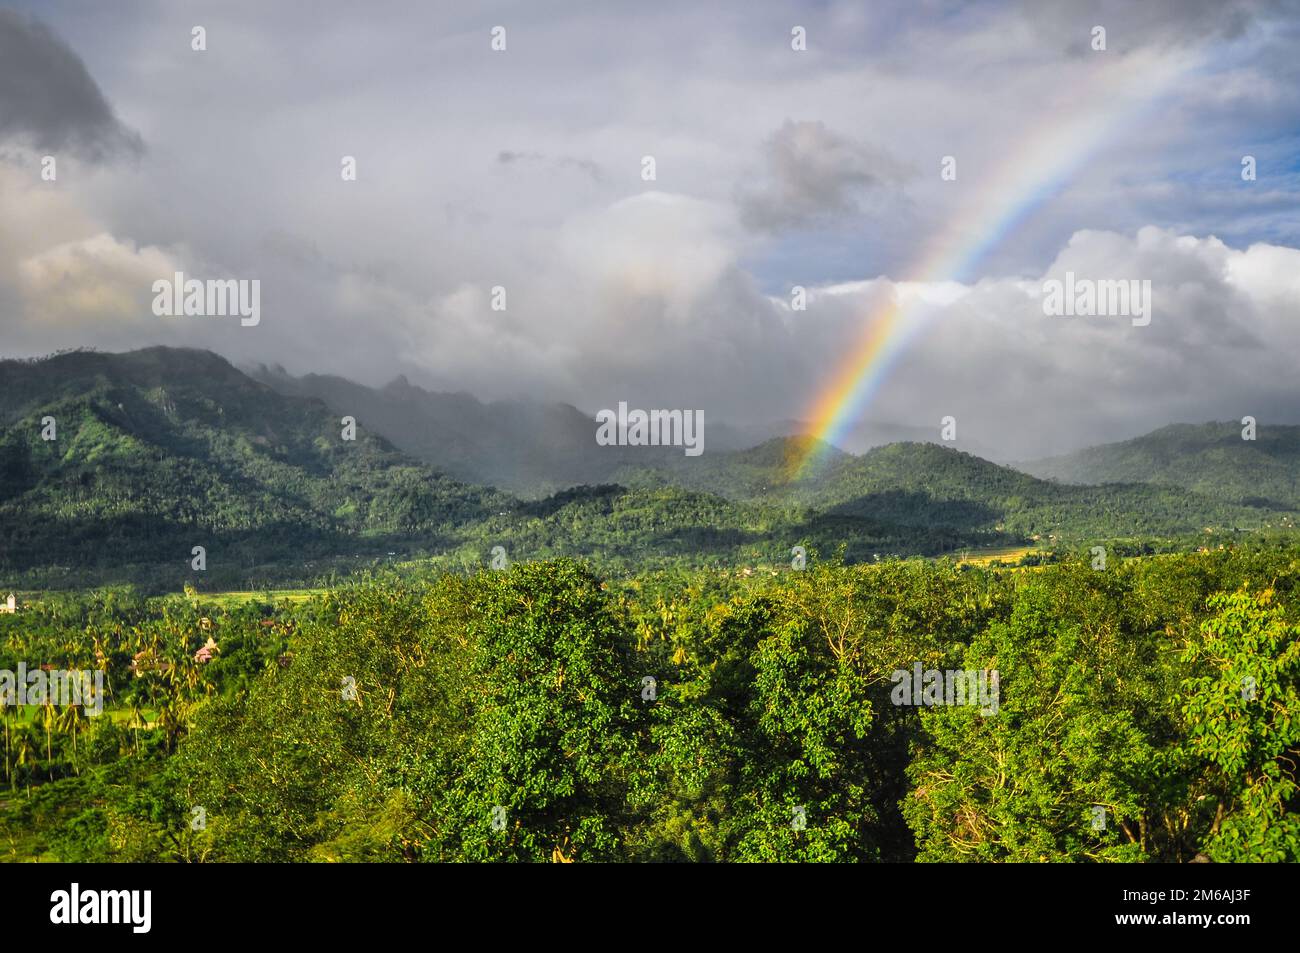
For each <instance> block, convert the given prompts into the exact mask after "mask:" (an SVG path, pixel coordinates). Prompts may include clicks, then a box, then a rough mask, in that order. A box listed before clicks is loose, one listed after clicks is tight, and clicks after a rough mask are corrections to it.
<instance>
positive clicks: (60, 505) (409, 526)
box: [0, 348, 1300, 584]
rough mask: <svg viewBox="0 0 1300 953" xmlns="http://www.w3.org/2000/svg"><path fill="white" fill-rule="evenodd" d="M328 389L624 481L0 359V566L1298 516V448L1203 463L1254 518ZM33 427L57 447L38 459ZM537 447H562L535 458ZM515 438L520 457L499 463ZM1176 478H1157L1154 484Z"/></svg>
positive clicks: (258, 566)
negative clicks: (480, 471)
mask: <svg viewBox="0 0 1300 953" xmlns="http://www.w3.org/2000/svg"><path fill="white" fill-rule="evenodd" d="M322 381H324V383H322ZM326 384H328V387H329V389H330V391H331V393H334V394H336V395H342V396H341V398H340V399H346V400H348V401H349V402H352V403H355V404H358V405H360V406H363V407H366V408H367V413H373V414H377V415H381V416H382V414H383V413H388V412H398V411H401V412H408V413H410V414H411V416H410V417H409V418H407V419H404V421H403V426H406V427H409V428H411V432H420V433H422V434H423V437H424V443H423V444H422V446H424V447H425V448H428V450H429V452H430V453H431V454H437V455H438V456H439V457H441V458H444V459H454V457H453V455H452V454H451V453H450V452H449V451H448V449H447V448H449V447H451V448H457V449H458V450H459V451H461V452H463V453H464V455H465V456H464V459H466V460H470V461H472V464H473V465H474V466H481V467H486V466H499V465H501V461H503V460H505V461H511V465H517V466H520V467H522V465H523V464H527V466H528V468H529V469H528V471H527V472H528V473H529V475H530V478H534V479H537V480H539V481H550V482H552V483H558V482H560V481H561V480H562V479H564V478H566V477H567V476H568V475H569V474H570V473H572V472H573V471H574V470H575V469H580V468H581V467H583V466H589V465H590V466H596V467H598V468H600V469H601V471H602V472H604V473H609V474H612V475H613V476H616V477H617V479H618V482H619V483H620V484H622V485H583V486H577V487H574V488H571V489H566V490H563V491H561V492H559V493H556V494H554V495H551V496H548V497H546V498H543V499H537V500H532V501H528V500H522V499H519V498H518V497H516V496H513V495H511V494H508V493H505V492H502V491H500V490H496V489H492V488H490V487H483V486H476V485H473V484H469V483H466V482H463V481H459V480H456V479H453V478H452V477H450V476H448V475H447V474H446V473H444V472H443V471H442V470H441V469H439V468H438V467H435V466H431V465H430V464H429V463H428V462H425V461H422V460H418V459H416V458H415V456H414V455H413V454H408V453H404V452H402V451H401V450H399V449H398V448H397V447H395V446H393V445H392V444H391V443H390V442H389V441H388V440H387V439H386V438H385V437H384V436H382V435H380V434H375V433H372V432H370V430H369V429H368V428H367V427H366V426H364V424H363V425H362V426H360V427H358V429H357V434H356V439H355V440H354V441H349V440H345V439H343V434H342V428H341V423H340V418H339V415H338V414H337V412H336V410H334V409H333V408H331V407H329V406H327V404H326V403H325V402H324V401H322V400H320V399H317V398H314V397H302V396H295V395H290V394H284V393H281V392H279V391H278V390H276V389H274V388H272V387H270V386H268V385H267V384H265V383H262V382H260V381H257V380H254V379H253V378H252V377H250V376H248V375H247V374H244V373H242V372H240V371H238V370H236V369H235V368H234V367H233V366H231V365H230V364H229V363H228V362H227V361H225V360H224V359H222V358H220V357H218V356H216V355H214V354H211V353H209V352H204V351H195V350H178V349H168V348H149V349H145V350H141V351H133V352H129V353H125V354H101V353H94V352H84V351H82V352H71V353H64V354H59V355H55V356H53V357H50V358H46V359H43V360H38V361H3V362H0V570H3V571H5V572H6V573H11V574H12V573H27V574H31V573H36V572H39V573H40V575H39V579H40V580H41V581H42V582H43V583H44V584H58V582H59V580H60V579H66V580H69V581H73V580H76V579H81V580H85V579H88V578H94V579H99V578H123V577H130V576H131V573H130V572H128V571H127V567H129V566H132V565H136V566H161V567H170V568H167V569H166V570H165V572H162V573H161V575H158V574H155V575H154V576H153V577H152V578H161V579H166V580H169V583H168V584H175V582H176V581H178V580H179V579H188V580H191V581H201V580H204V579H206V580H216V579H217V578H218V577H220V578H221V579H222V580H224V581H225V583H226V584H230V583H231V582H237V581H239V580H240V579H244V578H246V577H254V576H256V573H257V571H261V570H265V568H266V567H267V566H274V567H280V568H281V570H282V571H283V572H286V573H290V574H291V575H294V576H295V578H302V577H303V576H304V574H309V573H310V572H311V571H312V570H311V569H310V567H311V566H312V565H316V564H318V563H319V561H322V560H332V559H343V560H349V559H351V560H358V559H359V560H362V561H365V560H368V559H373V558H376V557H378V558H381V559H382V558H385V557H386V556H387V554H388V553H393V554H394V555H396V556H397V557H399V558H410V557H427V558H435V559H438V558H441V559H444V560H447V559H449V560H451V561H452V563H453V564H457V565H467V564H481V563H482V561H483V560H485V559H486V558H487V556H488V553H489V551H490V550H491V549H492V547H493V546H497V545H500V546H502V547H503V548H504V549H505V551H506V552H507V553H508V554H509V558H510V559H512V560H513V559H533V558H541V557H544V556H548V555H558V554H569V555H578V556H583V557H586V558H590V559H593V560H595V561H597V562H602V563H605V564H608V565H615V566H638V567H644V566H647V565H663V564H668V563H675V562H686V563H690V564H713V565H719V566H736V565H738V564H742V563H745V562H754V561H758V562H768V563H770V562H780V561H782V560H788V558H789V555H788V554H789V551H790V548H791V547H792V546H794V545H804V546H806V547H808V548H809V549H811V550H814V551H818V552H822V553H825V554H830V553H833V552H835V551H837V550H839V549H841V548H843V550H844V552H845V555H846V557H847V558H849V559H851V560H853V559H870V558H874V557H875V556H876V555H880V554H885V555H887V554H890V553H897V554H901V555H908V554H921V555H937V554H940V553H945V552H952V551H954V550H958V549H961V548H966V547H972V546H985V545H995V544H996V545H1008V544H1013V543H1022V542H1027V541H1033V540H1034V539H1038V540H1039V541H1040V542H1041V543H1043V544H1049V543H1051V544H1052V545H1074V544H1077V543H1079V542H1080V541H1084V540H1089V539H1112V538H1123V537H1131V536H1135V535H1145V536H1149V537H1165V538H1172V537H1176V536H1187V535H1189V534H1200V533H1203V532H1205V530H1206V529H1211V530H1214V531H1216V532H1220V533H1222V532H1231V531H1233V530H1234V529H1238V528H1240V529H1243V530H1247V529H1270V528H1272V529H1277V528H1281V527H1286V526H1289V525H1290V523H1291V520H1292V518H1293V515H1294V514H1293V512H1292V509H1291V508H1288V507H1287V506H1285V505H1284V504H1285V502H1286V496H1285V494H1284V493H1283V492H1282V491H1283V490H1284V489H1286V487H1284V486H1283V484H1282V483H1281V482H1279V481H1281V480H1282V479H1283V476H1282V474H1283V473H1284V470H1279V469H1277V467H1278V466H1279V465H1280V466H1283V467H1284V466H1285V464H1284V463H1283V464H1279V463H1278V461H1279V460H1286V459H1291V457H1290V456H1288V455H1291V454H1294V453H1295V447H1296V445H1297V443H1300V435H1298V434H1297V432H1296V430H1295V429H1294V428H1293V429H1291V430H1287V431H1281V432H1279V433H1277V434H1276V439H1270V441H1269V442H1267V443H1265V444H1264V447H1265V448H1266V449H1267V450H1268V452H1267V453H1265V454H1264V455H1263V456H1260V455H1259V454H1251V453H1244V454H1241V455H1240V456H1236V457H1234V456H1230V455H1224V456H1221V457H1214V456H1211V459H1214V460H1218V462H1219V465H1220V466H1222V467H1228V466H1230V465H1231V466H1236V467H1237V468H1238V472H1237V473H1236V476H1235V477H1234V479H1236V480H1237V481H1238V483H1239V484H1240V485H1241V486H1249V485H1250V473H1251V470H1252V468H1258V469H1260V472H1261V473H1263V474H1264V477H1261V479H1260V480H1259V481H1256V482H1257V483H1258V484H1259V486H1260V487H1261V488H1264V489H1267V490H1268V492H1269V493H1270V494H1271V495H1270V496H1269V497H1268V498H1266V499H1263V500H1254V499H1237V498H1233V495H1232V494H1211V493H1200V492H1194V491H1193V490H1192V489H1187V488H1183V487H1179V486H1172V485H1159V484H1158V483H1157V485H1152V483H1151V482H1147V481H1138V480H1136V479H1134V480H1132V481H1131V482H1128V483H1121V484H1107V485H1105V486H1070V485H1065V484H1060V483H1054V482H1049V481H1045V480H1042V479H1038V478H1036V477H1033V476H1030V475H1028V474H1025V473H1021V472H1019V471H1016V470H1013V469H1010V468H1007V467H1003V466H999V465H996V464H993V463H990V462H989V461H986V460H982V459H980V458H978V457H975V456H972V455H970V454H966V453H962V452H960V451H956V450H953V449H951V448H948V447H943V446H938V445H935V444H924V443H898V444H891V445H888V446H885V447H880V448H877V449H875V450H872V451H869V452H868V453H866V454H863V455H861V456H855V455H852V454H847V453H844V452H842V451H838V450H836V449H834V448H825V447H822V448H819V449H820V450H821V451H822V452H821V453H820V454H819V463H818V465H816V466H813V467H810V468H808V469H807V470H806V471H800V470H798V469H797V468H796V467H795V466H794V465H793V464H794V463H796V462H797V461H799V460H802V459H803V458H804V456H805V454H806V451H807V450H808V439H809V438H777V439H773V440H768V441H766V442H764V443H762V444H759V445H758V446H755V447H751V448H747V449H744V450H718V449H712V448H710V449H708V450H706V452H705V453H704V454H703V455H702V456H700V457H698V458H687V457H685V456H684V455H682V454H681V452H680V449H679V448H670V449H673V450H674V452H672V453H666V454H665V453H653V452H647V453H644V454H639V453H638V451H643V450H644V451H653V450H655V449H656V448H614V447H598V446H596V445H595V443H594V439H593V430H592V425H591V422H590V421H587V420H586V419H585V418H583V417H581V415H579V414H578V412H577V411H574V410H573V409H572V408H568V409H563V408H560V409H555V408H545V409H540V410H538V409H530V408H528V407H523V406H520V405H482V404H478V403H477V402H475V401H472V400H471V399H469V398H465V397H463V396H457V395H436V394H428V393H427V392H423V391H419V390H418V389H416V388H409V387H403V386H401V385H398V386H395V387H393V388H389V389H386V391H385V392H371V391H369V389H366V388H358V387H357V385H353V384H351V383H350V382H347V381H343V380H340V379H317V380H315V381H313V386H317V387H322V388H323V387H325V386H326ZM367 401H373V402H374V403H373V405H372V404H369V403H367ZM461 409H463V410H464V411H465V413H464V414H460V413H458V412H459V411H460V410H461ZM439 414H441V415H444V416H443V418H441V419H440V418H439V417H438V415H439ZM530 414H531V415H533V416H530ZM358 416H360V411H359V412H358ZM48 418H53V421H54V426H55V430H54V432H53V433H54V436H55V439H52V440H47V439H44V434H45V433H47V432H50V431H49V430H48V424H49V421H48ZM530 423H535V424H536V428H535V429H534V430H533V431H532V432H529V426H530ZM579 425H581V426H579ZM1161 433H1162V434H1163V433H1164V432H1163V431H1162V432H1161ZM552 434H554V435H557V439H560V440H564V441H567V443H560V444H559V445H557V446H554V447H551V446H547V445H546V440H547V439H549V438H550V436H551V435H552ZM1153 436H1159V435H1153ZM525 438H527V440H526V443H523V444H522V446H524V447H525V448H526V449H527V451H528V452H527V453H522V452H521V451H520V450H519V449H518V447H511V446H508V445H509V444H510V442H511V441H522V440H524V439H525ZM1161 439H1164V438H1161ZM1205 439H1209V437H1208V436H1207V437H1206V438H1205ZM1215 439H1217V438H1215ZM1202 442H1204V441H1202ZM584 444H585V446H584ZM1177 446H1179V447H1196V446H1200V444H1199V443H1197V442H1196V441H1192V442H1190V443H1189V442H1187V441H1183V442H1181V443H1178V444H1177ZM569 447H572V448H576V450H575V451H574V452H575V455H578V456H579V457H580V462H579V464H578V465H577V466H575V465H574V464H573V463H572V461H569V460H568V459H567V457H566V454H567V453H568V450H566V448H569ZM1103 449H1104V448H1103ZM602 453H608V455H609V458H610V459H609V462H608V463H605V462H603V461H601V460H600V457H599V454H602ZM517 461H522V463H518V462H517ZM1234 461H1235V462H1234ZM552 462H555V463H556V464H557V466H556V468H555V469H554V470H549V469H547V467H548V465H549V464H550V463H552ZM1177 470H1178V465H1177V463H1176V461H1170V462H1169V469H1168V472H1169V473H1175V472H1177ZM517 472H520V471H517ZM1132 473H1133V476H1135V477H1137V476H1141V474H1140V473H1138V472H1137V471H1136V470H1135V471H1132ZM1269 474H1272V476H1271V477H1270V476H1269ZM1214 479H1218V478H1217V477H1216V478H1214ZM1193 482H1195V481H1193ZM196 545H201V546H204V547H205V549H206V550H207V553H208V559H209V562H210V569H209V572H210V573H211V574H210V575H208V576H206V577H205V576H202V575H201V574H197V573H194V572H192V571H190V559H191V550H192V547H194V546H196ZM58 567H62V568H58ZM241 574H242V575H241ZM28 578H37V577H32V576H30V575H29V576H28Z"/></svg>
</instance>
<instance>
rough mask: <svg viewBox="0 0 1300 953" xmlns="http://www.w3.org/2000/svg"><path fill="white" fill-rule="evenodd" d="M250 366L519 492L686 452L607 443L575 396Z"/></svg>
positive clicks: (479, 478) (429, 458)
mask: <svg viewBox="0 0 1300 953" xmlns="http://www.w3.org/2000/svg"><path fill="white" fill-rule="evenodd" d="M247 373H248V375H249V376H250V377H252V378H253V379H255V380H257V381H260V382H261V383H263V384H266V385H267V386H269V387H271V388H273V389H274V390H276V391H277V392H279V393H281V394H285V395H288V396H294V397H308V398H316V399H319V400H321V401H323V402H324V403H325V404H326V406H328V407H329V408H330V409H331V410H332V411H333V412H334V413H335V414H336V415H338V416H340V417H341V416H343V415H350V416H353V417H355V418H356V419H357V421H358V422H359V423H360V424H361V425H362V426H363V427H365V428H366V429H367V430H370V431H371V432H373V433H376V434H379V435H380V436H382V437H384V438H385V439H387V440H389V441H390V442H392V444H393V445H394V446H395V447H397V448H398V449H400V450H402V451H403V452H404V453H407V454H410V455H411V456H413V457H417V458H419V459H420V460H423V461H424V462H426V463H429V464H431V465H433V466H435V467H437V468H439V469H440V470H443V471H445V472H446V473H448V474H449V475H451V476H453V477H455V478H456V479H459V480H464V481H466V482H470V483H479V484H485V485H491V486H497V487H500V488H502V489H504V490H507V491H509V492H511V493H514V494H517V495H519V496H525V497H533V498H537V497H543V496H546V495H548V494H551V493H555V492H557V491H560V490H566V489H569V488H570V487H574V486H582V485H597V484H604V483H611V482H616V481H618V480H619V479H620V477H621V476H623V475H625V474H627V473H629V472H631V471H634V470H637V469H640V468H643V467H646V466H652V467H657V466H670V465H672V464H673V463H674V462H676V461H678V460H680V459H681V458H682V456H683V454H682V451H681V449H680V448H671V447H602V446H599V445H597V443H596V423H595V414H594V413H585V412H583V411H581V410H579V409H578V408H576V407H574V406H572V405H571V404H562V403H541V402H528V401H521V400H516V401H494V402H491V403H485V402H483V401H480V400H478V399H476V398H475V397H472V396H471V395H469V394H463V393H446V392H440V391H430V390H426V389H424V388H422V387H418V386H416V385H414V384H411V383H410V382H409V381H407V379H406V378H405V377H398V378H397V379H396V380H394V381H392V382H391V383H389V384H387V385H385V386H384V387H367V386H365V385H363V384H358V383H356V382H354V381H350V380H348V379H346V378H343V377H335V376H331V375H321V374H306V375H303V376H301V377H295V376H294V375H291V374H289V373H287V372H286V371H285V370H284V369H283V368H282V367H278V366H273V367H267V366H266V365H257V366H255V367H250V368H248V369H247ZM777 429H779V427H778V428H777ZM706 432H707V435H708V441H707V449H708V450H709V451H719V450H728V449H738V448H740V447H745V446H750V445H752V444H753V443H756V442H758V440H760V439H764V438H765V437H767V436H770V435H771V430H770V429H769V428H756V429H748V428H738V427H732V426H729V425H727V424H725V423H722V422H719V421H713V420H710V421H707V422H706Z"/></svg>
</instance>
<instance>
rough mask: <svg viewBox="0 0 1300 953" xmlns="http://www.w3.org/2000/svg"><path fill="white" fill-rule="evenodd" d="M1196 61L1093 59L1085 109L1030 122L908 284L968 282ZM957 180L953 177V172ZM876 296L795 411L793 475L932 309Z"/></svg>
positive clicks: (853, 411)
mask: <svg viewBox="0 0 1300 953" xmlns="http://www.w3.org/2000/svg"><path fill="white" fill-rule="evenodd" d="M1096 55H1097V56H1098V57H1107V56H1108V55H1109V54H1105V53H1099V54H1096ZM1196 59H1197V58H1196V57H1194V56H1193V55H1192V54H1189V53H1181V54H1174V55H1164V56H1157V55H1156V54H1151V55H1150V57H1149V58H1144V57H1143V56H1142V55H1141V54H1137V55H1135V56H1131V57H1127V58H1122V59H1118V62H1116V61H1115V60H1110V61H1109V62H1099V63H1098V65H1097V66H1096V67H1094V69H1093V72H1092V74H1091V76H1090V77H1089V79H1088V81H1087V82H1086V83H1084V84H1083V85H1082V88H1080V87H1073V89H1072V92H1073V95H1072V99H1074V100H1077V102H1079V103H1082V104H1085V108H1083V109H1079V108H1077V107H1075V106H1074V105H1071V106H1070V107H1069V109H1067V110H1066V115H1064V116H1063V117H1062V118H1061V119H1060V120H1059V121H1049V122H1045V123H1040V124H1038V125H1037V127H1036V128H1035V131H1034V133H1033V134H1031V135H1030V137H1029V138H1028V139H1027V141H1025V142H1024V143H1022V144H1021V145H1019V146H1018V147H1016V148H1015V149H1014V150H1011V151H1009V152H1008V159H1007V161H1006V162H1004V163H1002V164H1001V167H1000V170H999V176H998V177H997V178H996V179H994V180H993V181H991V182H989V183H988V184H984V185H981V186H979V188H978V189H977V190H976V194H975V195H974V197H973V198H972V200H971V201H969V202H968V203H967V204H966V205H965V206H963V207H961V208H960V209H959V210H958V212H957V214H956V215H954V216H953V217H952V219H951V220H950V221H949V222H948V224H947V226H946V227H945V228H944V229H942V230H941V232H940V233H939V234H938V236H937V237H936V239H935V240H934V241H933V242H931V243H930V244H929V245H928V246H927V248H926V249H925V251H924V253H923V254H922V255H921V256H920V258H919V259H918V260H917V261H916V262H915V263H914V264H913V265H912V266H911V267H909V268H908V269H907V275H908V281H909V282H924V283H934V282H943V281H947V282H967V281H969V280H971V279H972V277H973V276H974V274H975V272H976V269H977V268H978V267H979V266H980V264H981V263H982V262H983V261H984V260H985V258H986V257H987V256H988V254H989V252H991V251H992V250H993V249H994V248H996V247H997V246H998V245H999V244H1000V243H1001V242H1002V240H1003V239H1004V238H1006V237H1007V236H1008V235H1010V234H1011V233H1012V232H1013V231H1015V229H1016V228H1017V227H1018V226H1019V225H1020V224H1021V223H1022V222H1024V221H1025V220H1026V219H1027V218H1028V217H1029V216H1030V215H1031V214H1032V213H1033V212H1035V211H1036V210H1037V209H1038V208H1039V207H1040V206H1041V205H1043V203H1044V202H1046V201H1047V200H1048V199H1049V198H1051V197H1052V196H1054V195H1056V194H1057V193H1058V192H1059V191H1060V190H1061V188H1062V187H1063V186H1064V185H1065V184H1066V183H1067V182H1069V181H1070V180H1071V179H1072V178H1073V176H1074V175H1075V173H1076V172H1077V171H1078V170H1079V169H1080V168H1081V167H1082V166H1083V165H1084V164H1085V163H1086V162H1087V161H1088V160H1089V159H1090V158H1091V157H1092V156H1093V155H1095V154H1096V152H1097V151H1098V150H1100V149H1101V148H1102V147H1103V146H1105V145H1106V144H1107V143H1108V142H1110V141H1112V140H1113V139H1114V137H1115V136H1116V135H1117V134H1118V133H1119V132H1120V131H1122V130H1124V129H1126V128H1129V127H1130V126H1131V125H1132V124H1133V123H1134V121H1135V120H1137V119H1138V118H1139V117H1141V116H1142V115H1145V114H1146V113H1147V112H1148V111H1149V110H1151V109H1152V108H1153V107H1154V106H1155V105H1157V104H1158V103H1159V102H1160V101H1161V100H1162V98H1163V97H1164V95H1165V94H1166V93H1167V92H1168V91H1169V90H1170V89H1171V87H1172V86H1173V84H1174V83H1175V82H1176V81H1177V80H1178V79H1180V78H1182V77H1184V76H1186V75H1187V74H1188V72H1189V71H1190V70H1191V68H1192V67H1193V65H1194V64H1195V62H1196ZM958 176H959V181H960V176H961V171H960V169H959V171H958ZM949 184H950V185H954V186H955V185H956V183H949ZM883 283H884V284H886V285H888V284H890V283H889V282H887V280H886V281H885V282H883ZM885 290H886V291H888V292H889V299H888V301H886V302H885V303H883V304H882V305H880V306H879V307H877V308H876V309H875V311H874V313H872V314H871V315H870V316H869V318H868V320H867V321H866V323H865V324H864V326H863V331H862V336H861V338H860V339H859V340H858V341H857V343H856V344H855V345H853V346H851V347H850V348H849V352H848V356H847V357H846V358H845V359H844V360H843V361H842V362H841V364H840V366H839V367H838V368H837V369H836V370H835V372H834V373H833V375H832V376H831V378H830V380H829V381H828V382H827V384H826V386H825V387H824V388H823V389H822V390H821V391H820V393H818V395H817V397H816V399H815V400H814V401H813V402H812V404H811V406H810V408H809V411H808V412H807V413H806V414H805V415H804V419H806V420H808V421H810V425H809V427H808V429H807V431H806V433H808V434H809V435H811V436H813V437H816V438H817V439H816V440H810V441H808V444H807V448H806V449H805V450H804V452H803V455H802V458H801V459H799V460H797V461H796V467H795V474H794V476H795V477H796V478H798V477H800V476H803V475H804V474H806V473H807V472H808V470H809V468H810V466H811V465H813V464H814V463H815V462H816V461H817V460H818V459H819V458H820V457H821V453H820V451H822V450H824V449H825V447H826V445H827V444H832V445H833V444H836V443H838V442H839V441H840V440H841V439H842V438H843V437H844V435H845V434H846V433H847V431H848V429H849V428H850V427H851V426H852V425H853V424H854V423H855V422H856V421H857V420H858V418H859V416H860V415H861V413H862V411H863V410H864V409H865V408H866V406H867V404H868V403H869V402H870V401H871V400H872V398H873V397H874V396H875V395H876V393H877V392H878V391H879V390H880V388H881V386H882V385H883V384H884V383H885V381H886V380H887V379H888V377H889V373H890V371H891V370H892V369H893V367H894V366H895V365H896V364H897V363H898V359H899V357H900V356H901V355H902V354H903V353H905V352H906V350H907V348H908V345H909V344H910V343H911V342H912V341H914V340H915V339H916V338H917V336H918V335H919V334H920V333H921V331H922V330H923V329H925V328H926V327H928V326H930V324H931V321H932V318H933V317H934V315H935V314H937V313H939V312H940V311H941V310H942V308H941V307H937V306H935V304H934V303H933V302H932V301H930V300H929V299H928V298H927V296H925V295H924V294H921V293H919V292H920V291H921V290H922V289H918V288H913V287H910V286H909V285H908V284H905V283H892V287H887V288H885ZM937 425H938V422H937V421H936V426H937Z"/></svg>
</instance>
